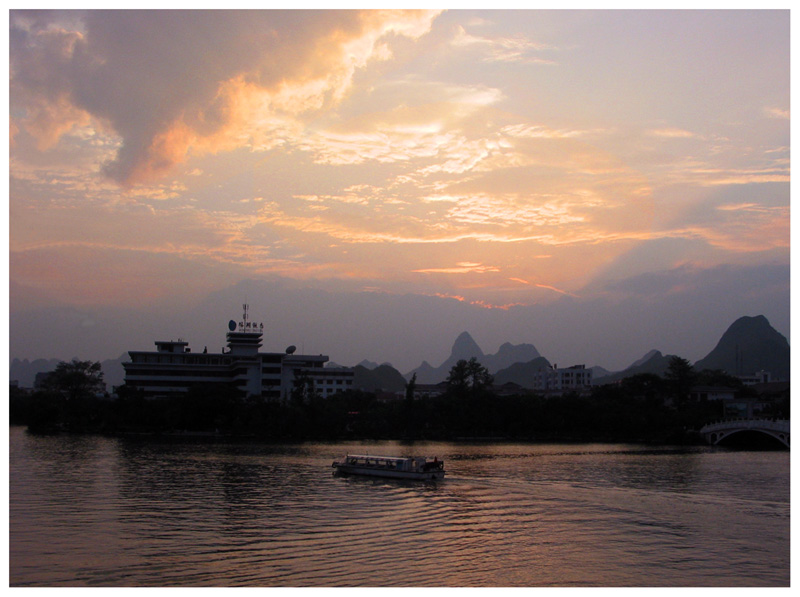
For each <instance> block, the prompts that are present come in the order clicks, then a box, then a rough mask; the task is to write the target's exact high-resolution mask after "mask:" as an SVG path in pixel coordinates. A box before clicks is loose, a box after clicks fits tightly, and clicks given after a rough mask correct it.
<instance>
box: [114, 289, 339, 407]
mask: <svg viewBox="0 0 800 597" xmlns="http://www.w3.org/2000/svg"><path fill="white" fill-rule="evenodd" d="M263 332H264V324H263V323H262V324H256V323H251V322H250V321H248V316H247V305H245V306H244V314H243V317H242V321H240V322H238V324H237V323H236V322H235V321H233V320H231V321H230V323H229V324H228V334H227V340H228V347H227V349H223V351H222V352H221V353H209V352H206V351H205V350H204V351H203V352H202V353H196V352H192V351H191V349H190V348H189V343H188V342H184V341H183V340H177V341H174V340H169V341H156V343H155V344H156V350H155V351H150V352H145V351H130V352H129V353H128V354H129V355H130V358H131V360H130V362H127V363H123V364H122V365H123V367H124V368H125V385H126V386H128V387H131V388H134V389H137V390H140V391H141V392H142V393H143V394H144V396H145V397H146V398H163V397H168V396H175V395H178V394H182V393H185V392H187V391H189V389H190V388H192V387H194V386H199V385H206V386H208V385H216V384H219V385H221V386H222V385H233V386H234V387H236V388H238V389H240V390H241V391H242V392H243V393H244V394H245V395H247V396H262V397H264V398H269V399H278V400H288V399H289V397H290V396H291V392H292V390H293V389H294V387H295V380H298V379H303V378H306V379H310V380H311V381H312V382H313V385H314V390H315V391H316V392H318V393H319V395H321V396H322V397H323V398H325V397H328V396H330V395H332V394H336V393H337V392H341V391H344V390H348V389H351V388H352V387H353V370H352V369H347V368H326V367H325V363H326V362H327V361H328V357H327V356H326V355H298V354H294V351H295V347H294V346H290V347H289V348H287V349H286V351H285V352H259V349H260V348H261V337H262V334H263Z"/></svg>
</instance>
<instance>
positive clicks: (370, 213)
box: [8, 10, 790, 372]
mask: <svg viewBox="0 0 800 597" xmlns="http://www.w3.org/2000/svg"><path fill="white" fill-rule="evenodd" d="M8 19H9V53H10V55H9V58H10V60H9V112H10V121H9V136H10V149H9V287H8V294H9V352H10V355H9V356H10V357H11V358H15V357H16V358H28V359H33V358H40V357H41V358H59V359H70V358H81V359H92V360H102V359H106V358H117V357H119V356H120V355H121V354H123V353H124V352H126V351H128V350H148V349H151V348H152V347H153V342H154V341H155V340H165V339H177V338H178V337H180V338H183V339H185V340H187V341H188V342H189V343H190V345H191V346H193V347H195V350H197V349H199V348H202V347H203V346H208V348H209V350H218V349H219V348H221V346H222V345H223V344H224V334H225V331H226V330H227V322H228V320H229V319H240V318H241V311H242V304H243V303H245V302H247V303H248V304H249V305H250V313H251V318H252V319H254V320H256V321H260V322H263V323H264V326H265V330H266V331H265V336H264V348H263V350H267V351H280V350H283V348H284V347H285V346H286V345H288V344H295V345H297V346H298V348H302V349H303V350H304V351H305V352H309V353H325V354H328V355H330V357H331V359H332V360H334V361H336V362H338V363H340V364H344V365H354V364H356V363H357V362H359V361H361V360H362V359H368V360H371V361H375V362H390V363H392V364H393V365H395V366H396V367H398V368H399V369H400V370H401V371H402V372H406V371H408V370H410V369H411V368H413V367H416V366H417V365H419V364H420V362H421V361H422V360H427V361H429V362H430V363H431V364H432V365H434V366H437V365H438V364H440V363H441V362H442V361H444V360H445V358H446V357H447V356H448V355H449V350H450V346H451V345H452V344H453V342H454V340H455V338H456V336H457V335H458V334H459V333H460V332H462V331H468V332H470V334H471V335H472V336H473V338H474V339H475V340H476V341H477V342H478V344H479V345H480V346H481V348H482V349H483V350H484V352H487V353H493V352H496V351H497V349H498V347H499V346H500V344H502V343H504V342H511V343H514V344H518V343H532V344H534V345H535V346H536V347H537V349H538V350H539V352H540V353H542V355H543V356H545V357H547V358H548V359H550V361H551V362H554V361H555V362H557V363H559V364H562V363H563V365H565V366H566V365H571V364H577V363H584V364H587V365H588V366H592V365H600V366H602V367H605V368H607V369H610V370H619V369H622V368H624V367H626V366H628V365H629V364H631V363H632V362H633V361H635V360H636V359H638V358H640V357H641V356H642V355H643V354H644V353H646V352H647V351H649V350H650V349H657V350H661V351H662V352H664V353H665V354H678V355H680V356H682V357H684V358H688V359H689V360H692V361H694V360H697V359H700V358H702V357H704V356H705V355H706V354H707V353H708V352H710V351H711V350H712V349H713V348H714V346H715V344H716V342H717V341H718V340H719V338H720V336H721V335H722V333H723V332H724V331H725V330H726V329H727V327H728V326H729V325H730V324H731V323H733V321H734V320H735V319H737V318H738V317H741V316H745V315H748V316H754V315H761V314H763V315H765V316H766V317H767V318H768V319H769V321H770V323H771V324H772V325H773V327H775V328H776V329H777V330H778V331H779V332H780V333H782V334H784V335H785V336H786V337H787V338H789V296H790V285H789V278H790V276H789V273H790V258H789V254H790V226H789V205H790V193H789V144H790V120H789V117H790V100H789V95H790V93H789V92H790V85H789V58H790V44H789V25H790V19H789V11H788V10H764V11H753V10H746V11H744V10H735V11H727V10H719V11H716V10H691V11H685V10H676V11H661V10H658V11H650V10H648V11H626V10H622V11H602V10H601V11H588V10H569V11H560V10H447V11H403V10H372V11H358V10H347V11H338V10H330V11H328V10H303V11H279V10H259V11H225V10H223V11H150V10H145V11H134V12H131V11H99V10H89V11H20V10H12V11H10V13H9V16H8Z"/></svg>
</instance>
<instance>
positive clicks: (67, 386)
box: [42, 359, 105, 400]
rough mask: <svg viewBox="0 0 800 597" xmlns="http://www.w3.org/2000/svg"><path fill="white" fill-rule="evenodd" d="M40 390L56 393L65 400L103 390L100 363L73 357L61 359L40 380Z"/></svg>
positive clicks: (83, 396) (93, 394) (94, 393)
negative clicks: (68, 359) (66, 359)
mask: <svg viewBox="0 0 800 597" xmlns="http://www.w3.org/2000/svg"><path fill="white" fill-rule="evenodd" d="M42 390H44V391H45V392H49V393H53V394H58V395H60V396H62V397H63V398H65V399H67V400H76V399H78V398H88V397H93V396H96V395H97V394H99V393H102V392H103V391H105V383H104V382H103V371H102V369H101V368H100V363H97V362H95V363H93V362H91V361H79V360H77V359H73V360H72V361H71V362H69V363H67V362H65V361H61V362H60V363H59V364H58V365H57V366H56V368H55V370H54V371H51V372H50V373H48V374H47V375H46V376H45V378H44V381H43V382H42Z"/></svg>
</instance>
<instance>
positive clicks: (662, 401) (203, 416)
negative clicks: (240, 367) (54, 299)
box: [10, 357, 789, 443]
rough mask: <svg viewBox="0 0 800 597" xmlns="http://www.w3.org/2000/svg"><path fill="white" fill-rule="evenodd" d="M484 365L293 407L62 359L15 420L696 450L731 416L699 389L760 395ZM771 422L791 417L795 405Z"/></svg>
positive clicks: (682, 371)
mask: <svg viewBox="0 0 800 597" xmlns="http://www.w3.org/2000/svg"><path fill="white" fill-rule="evenodd" d="M493 381H494V380H493V378H492V376H491V375H490V374H489V372H488V370H487V369H486V368H485V367H483V366H482V365H481V364H480V363H479V362H478V361H477V360H476V359H471V360H469V361H467V360H462V361H459V362H458V363H457V364H456V365H454V366H453V368H452V369H451V370H450V374H449V375H448V378H447V384H446V390H445V391H444V392H443V393H442V394H441V395H438V396H430V397H425V398H418V397H415V392H414V390H415V387H416V379H415V378H412V379H411V380H410V381H409V382H408V384H407V386H406V392H405V397H404V398H399V399H395V400H381V399H380V398H379V396H378V395H377V394H375V393H372V392H364V391H358V390H348V391H345V392H341V393H338V394H334V395H332V396H329V397H327V398H322V397H321V396H320V394H319V393H318V392H315V391H314V387H313V383H311V382H310V380H309V379H307V378H304V377H302V376H301V377H299V378H298V379H297V380H296V383H295V387H294V390H293V391H292V393H291V396H290V397H289V399H288V400H286V401H280V400H272V399H266V398H264V397H260V396H244V395H243V394H242V393H241V392H240V391H239V390H238V389H236V388H235V387H233V386H220V385H213V386H211V385H205V386H202V385H201V386H195V387H193V388H191V389H190V390H189V391H188V392H187V393H185V394H181V395H178V396H174V397H171V398H160V399H145V398H144V397H143V396H142V395H141V393H139V392H137V391H135V390H133V389H132V388H130V387H128V386H124V385H123V386H121V387H119V388H117V392H116V396H115V397H114V398H113V399H111V398H109V397H107V396H102V395H101V394H100V393H101V391H102V388H104V384H103V377H102V371H101V370H100V364H99V363H92V362H89V361H77V360H75V361H72V362H71V363H66V362H62V363H59V365H58V367H57V368H56V370H55V371H53V372H51V373H50V374H48V375H47V376H46V378H45V380H44V382H43V383H42V384H41V387H40V388H38V389H37V390H36V391H35V392H33V393H32V394H25V393H23V392H21V391H19V390H16V389H14V388H12V391H11V393H10V421H11V423H12V424H21V425H27V426H28V428H29V430H31V431H34V432H37V431H39V432H46V431H61V430H63V431H71V432H83V433H110V434H121V433H141V434H221V435H231V436H241V437H254V438H260V439H264V440H269V441H303V440H343V439H428V440H456V439H469V438H491V439H507V440H520V441H523V440H524V441H527V440H532V441H536V440H541V441H632V442H651V443H685V442H691V441H694V440H696V439H697V438H696V436H695V435H693V431H695V430H697V429H699V428H700V427H702V425H704V424H705V423H708V422H710V421H713V420H717V419H720V418H722V416H723V412H722V404H721V402H720V401H708V400H690V399H689V397H688V396H689V390H690V388H691V387H692V386H694V385H699V384H702V385H715V386H720V385H722V386H727V387H731V388H735V389H737V390H738V391H739V393H740V395H745V396H746V395H747V393H748V391H749V388H746V387H744V386H742V384H741V382H740V381H739V380H738V379H736V378H734V377H731V376H728V375H726V374H725V373H723V372H720V371H702V372H696V371H694V369H693V368H692V366H691V364H689V362H688V361H686V360H684V359H680V358H678V357H676V358H674V359H673V360H672V362H671V363H670V366H669V368H668V370H667V372H666V373H665V375H664V376H663V377H662V376H658V375H652V374H640V375H635V376H633V377H629V378H626V379H623V380H622V381H621V382H620V383H618V384H613V385H605V386H598V387H593V388H592V391H591V394H588V395H582V394H578V393H567V394H565V395H562V396H543V395H538V394H535V393H533V392H530V391H520V393H518V394H515V395H498V394H496V393H495V392H494V391H493V385H492V384H493ZM771 416H775V417H777V418H788V416H789V403H788V397H787V399H785V400H783V401H781V402H778V403H776V404H775V405H774V410H773V412H772V413H771Z"/></svg>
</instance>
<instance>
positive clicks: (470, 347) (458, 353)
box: [450, 332, 483, 360]
mask: <svg viewBox="0 0 800 597" xmlns="http://www.w3.org/2000/svg"><path fill="white" fill-rule="evenodd" d="M482 356H483V351H482V350H481V347H480V346H478V343H477V342H475V340H473V339H472V336H470V335H469V332H461V333H460V334H459V335H458V338H456V341H455V343H454V344H453V349H452V350H451V351H450V358H451V359H456V360H460V359H464V360H469V359H471V358H472V357H478V358H480V357H482Z"/></svg>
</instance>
